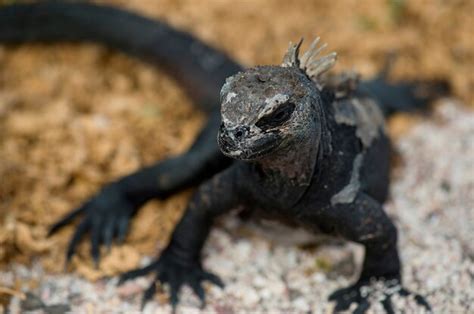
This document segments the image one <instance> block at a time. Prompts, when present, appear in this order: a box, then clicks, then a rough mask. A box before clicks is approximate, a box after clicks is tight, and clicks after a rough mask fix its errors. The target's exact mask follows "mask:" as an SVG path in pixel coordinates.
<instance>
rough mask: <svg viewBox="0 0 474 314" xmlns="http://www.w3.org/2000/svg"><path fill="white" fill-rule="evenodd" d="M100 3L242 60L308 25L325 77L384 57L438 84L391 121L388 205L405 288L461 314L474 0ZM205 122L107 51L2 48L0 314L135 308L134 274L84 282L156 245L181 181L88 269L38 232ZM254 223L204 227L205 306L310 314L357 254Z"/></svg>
mask: <svg viewBox="0 0 474 314" xmlns="http://www.w3.org/2000/svg"><path fill="white" fill-rule="evenodd" d="M3 2H5V1H3ZM9 2H10V1H9ZM104 2H108V3H110V2H111V1H104ZM0 3H2V1H0ZM112 3H116V4H121V5H124V6H126V7H128V8H130V9H133V10H137V11H139V12H142V13H143V14H147V15H151V16H154V17H159V18H163V19H165V20H167V21H168V22H169V23H171V24H173V25H175V26H176V27H179V28H182V29H185V30H187V31H190V32H192V33H194V34H196V35H197V36H199V37H200V38H202V39H203V40H205V41H207V42H209V43H211V44H213V45H215V46H217V47H220V48H221V49H223V50H225V51H226V52H228V53H229V54H230V55H232V56H233V57H235V58H236V59H237V60H239V61H240V62H241V63H243V64H246V65H254V64H275V63H279V62H280V60H281V57H282V54H283V52H284V51H285V49H286V47H287V44H288V41H289V40H293V41H296V40H298V39H299V38H300V37H302V36H304V37H305V38H306V39H307V40H308V41H309V40H311V39H312V38H313V37H314V36H316V35H318V36H321V37H322V39H323V40H324V41H325V42H328V43H329V49H330V50H333V51H337V52H338V54H339V61H338V65H337V67H336V71H338V70H343V69H346V70H347V69H355V70H357V71H358V72H361V73H362V74H364V75H366V76H369V75H371V74H374V73H376V72H377V70H378V69H380V67H381V64H382V63H383V59H384V57H385V56H386V55H387V53H388V52H391V51H396V52H397V54H398V60H397V63H396V64H395V69H394V73H393V77H394V78H433V77H436V78H444V79H447V80H448V81H449V82H450V83H451V84H452V85H453V90H454V93H453V97H451V99H450V100H445V101H442V102H440V103H439V104H438V105H437V106H436V109H433V112H434V114H433V115H430V116H426V117H416V118H409V117H407V116H398V117H395V118H394V119H392V120H391V121H390V131H391V133H392V135H393V137H394V138H395V139H396V147H397V151H398V153H399V156H398V157H399V158H397V159H398V160H399V161H401V162H398V163H397V167H396V168H395V169H394V178H393V185H392V191H391V201H390V202H389V203H388V204H387V211H388V212H389V213H390V214H391V215H392V216H393V217H394V218H395V220H396V223H397V225H398V226H399V228H400V230H401V232H400V233H401V235H400V238H401V241H400V249H401V254H402V259H403V261H404V265H405V268H404V275H405V278H406V282H407V285H408V287H409V288H410V289H413V290H417V291H419V292H422V293H425V294H427V295H428V299H429V301H430V302H431V303H432V305H433V307H434V308H435V309H436V310H437V312H449V311H451V312H452V311H462V310H463V309H464V310H465V311H468V308H467V307H468V306H469V304H473V303H474V296H473V293H474V292H473V288H472V287H473V285H474V283H473V279H472V278H473V276H474V275H473V273H474V263H473V258H474V249H473V247H472V243H474V241H473V240H474V239H473V238H472V235H470V234H469V230H472V229H473V227H474V222H473V221H474V217H473V211H474V199H473V195H474V173H473V170H472V169H474V165H473V160H474V129H473V126H474V113H473V112H472V109H469V108H473V106H474V101H473V95H474V76H473V75H472V73H474V65H473V60H474V43H473V40H472V29H474V22H473V19H472V13H471V12H472V11H473V9H474V3H473V2H472V1H450V2H449V3H447V2H445V3H441V2H436V1H418V2H416V3H414V2H410V3H408V2H404V1H395V0H392V1H355V0H347V1H338V2H335V1H332V2H330V1H309V0H308V1H304V0H300V1H295V2H291V3H290V2H287V1H250V0H244V1H223V0H207V1H206V2H205V4H206V5H202V3H201V2H199V3H198V2H195V1H191V0H188V1H172V0H166V1H164V0H162V1H156V2H151V1H135V2H131V3H129V2H126V1H112ZM203 121H204V116H203V115H202V114H201V113H199V112H196V111H195V110H193V108H192V105H191V103H190V101H189V100H188V99H187V98H186V97H185V95H184V94H183V92H182V91H181V90H180V89H179V86H177V85H176V84H175V83H174V82H173V81H171V80H170V78H168V77H167V76H166V75H165V74H164V73H163V72H161V71H159V70H156V69H154V68H151V67H150V66H148V65H146V64H143V63H141V62H139V61H137V60H132V59H130V58H128V57H126V56H123V55H120V54H116V53H114V52H111V51H108V50H107V49H104V48H101V47H97V46H93V45H66V44H61V45H52V46H44V45H29V46H24V47H13V48H12V47H10V48H5V47H0V178H2V179H1V180H0V226H1V227H0V267H1V268H0V311H1V308H2V307H4V306H7V304H11V309H17V310H18V309H19V306H20V305H19V296H21V291H31V292H33V293H34V294H35V295H37V296H40V297H41V298H42V300H43V302H46V303H47V304H54V303H61V304H66V305H68V306H70V307H72V308H73V309H79V308H81V307H82V306H86V308H91V309H102V310H105V309H113V308H116V307H117V306H118V305H120V306H121V307H122V308H123V309H124V310H126V309H133V308H135V309H137V307H136V306H137V304H138V301H139V298H140V295H139V293H138V294H137V290H138V287H139V286H140V284H142V283H143V282H141V281H138V282H136V283H132V284H130V285H127V286H125V287H123V288H121V289H118V290H117V289H116V288H115V286H114V280H110V281H109V280H99V281H96V280H98V279H99V278H102V277H103V276H112V275H115V274H117V273H119V272H121V271H124V270H126V269H130V268H132V267H135V266H136V265H138V263H140V261H141V262H143V261H144V259H146V258H147V257H151V256H154V255H155V254H156V250H157V249H160V248H162V247H163V246H164V245H166V241H167V237H168V235H169V232H170V230H171V229H172V227H173V226H174V224H175V222H176V220H177V219H179V216H180V214H181V211H182V208H183V206H184V205H185V203H186V200H187V197H188V196H189V194H190V191H187V192H184V193H182V194H180V195H177V196H176V197H173V198H172V199H170V200H167V201H165V202H158V201H156V202H152V203H150V204H149V205H147V206H146V207H145V208H144V209H143V210H142V211H141V212H140V213H139V215H138V217H136V219H135V220H134V224H133V226H132V230H131V232H130V235H129V237H128V238H127V241H126V244H125V245H122V246H115V247H114V248H113V249H112V251H111V253H110V254H108V255H107V256H105V255H104V256H105V257H104V259H103V261H102V263H101V265H100V268H99V269H98V270H96V269H94V267H93V265H92V263H91V260H90V258H89V255H88V252H89V250H88V244H87V243H84V245H83V246H82V247H81V249H80V254H79V255H78V256H77V257H76V258H75V259H74V260H73V263H72V265H71V267H70V268H69V270H68V275H64V273H63V272H62V271H63V266H64V251H65V246H66V244H67V241H68V239H69V236H70V234H71V232H72V230H73V228H72V227H70V228H67V230H65V231H63V232H61V233H60V234H59V235H58V236H56V237H53V238H51V239H47V238H46V237H45V234H46V231H47V226H48V225H49V224H51V223H52V222H53V221H55V220H56V219H57V218H58V217H60V216H61V215H62V214H64V213H65V212H67V211H68V210H70V209H71V208H73V207H74V206H77V205H79V204H80V202H81V201H82V200H84V199H85V198H87V196H89V195H91V194H92V193H94V192H95V191H97V189H98V188H99V187H100V186H101V185H102V184H104V183H105V182H107V181H110V180H112V179H114V178H116V177H118V176H120V175H123V174H126V173H129V172H130V171H133V170H134V169H137V168H138V167H140V166H143V165H146V164H150V163H152V162H154V161H155V160H158V159H162V158H165V157H166V156H170V155H173V154H177V153H179V152H181V151H184V150H185V149H186V148H187V147H188V146H189V145H190V143H191V142H192V140H193V137H194V136H195V134H196V132H197V130H198V129H199V128H200V126H201V125H202V123H203ZM261 229H262V228H261V227H257V228H250V229H249V228H248V227H246V226H243V225H241V224H240V223H239V222H238V220H236V219H229V220H226V221H223V222H221V226H220V227H219V228H218V229H216V231H214V233H213V234H212V236H211V239H210V241H209V245H208V246H207V247H206V251H205V253H206V259H205V263H206V265H207V266H208V267H209V268H210V269H212V270H213V271H215V272H216V273H218V274H220V275H221V276H222V277H223V279H224V280H225V281H226V282H227V283H228V286H227V288H226V290H225V291H224V292H223V293H222V292H219V291H218V290H216V289H214V288H210V289H209V290H210V295H209V307H208V309H213V310H215V311H216V312H231V311H232V310H236V311H237V310H250V309H254V310H255V309H260V310H263V309H265V310H272V309H273V310H284V309H296V310H297V311H301V312H304V311H306V310H307V309H314V310H316V311H321V312H322V311H324V309H327V308H328V307H329V305H328V304H327V303H326V302H325V298H326V296H327V295H328V293H329V292H330V291H332V290H334V289H335V288H337V287H340V286H342V285H344V284H346V283H347V282H348V281H349V280H350V279H351V278H353V277H354V271H355V270H356V269H357V265H358V260H359V259H360V252H359V253H358V250H357V249H353V248H352V246H350V247H349V246H345V247H344V248H340V247H339V246H327V245H326V246H319V245H318V246H314V245H312V246H304V247H303V248H302V247H301V246H294V245H284V244H282V243H281V241H277V240H274V241H269V240H268V238H269V237H268V235H267V236H265V237H262V235H261V234H262V230H261ZM263 233H265V232H263ZM471 233H472V232H471ZM265 234H268V232H266V233H265ZM104 253H105V252H104ZM256 260H257V261H259V262H258V263H255V261H256ZM269 265H270V266H269ZM71 274H72V275H71ZM82 278H85V279H82ZM91 280H92V281H95V282H91ZM72 283H74V284H72ZM66 288H67V289H66ZM58 291H60V292H61V293H58ZM186 294H187V296H186V297H184V300H183V304H184V305H183V307H184V308H188V309H192V308H193V307H194V306H196V305H197V302H196V300H195V299H194V298H193V297H191V296H189V295H190V294H189V291H187V292H186ZM164 295H165V294H159V296H158V297H157V299H156V300H157V302H158V301H160V300H161V301H162V302H161V303H163V300H164V298H165V297H164ZM32 298H33V297H32V296H31V295H30V296H29V297H27V298H26V300H29V301H31V300H32ZM277 300H278V301H277ZM30 303H31V302H30ZM25 304H26V305H28V302H27V303H25V302H24V303H23V306H26V305H25ZM157 304H158V303H151V304H150V305H149V309H150V310H152V309H153V308H154V307H156V306H157ZM471 310H472V309H471Z"/></svg>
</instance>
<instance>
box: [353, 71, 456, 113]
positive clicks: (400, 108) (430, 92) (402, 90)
mask: <svg viewBox="0 0 474 314" xmlns="http://www.w3.org/2000/svg"><path fill="white" fill-rule="evenodd" d="M361 87H362V88H364V89H366V90H368V91H369V93H370V94H371V95H372V96H373V97H375V98H376V100H377V103H378V104H379V106H380V108H381V109H382V111H383V113H384V115H385V116H389V115H391V114H393V113H396V112H411V111H417V110H420V109H423V108H426V107H427V106H428V105H429V104H430V103H431V102H432V101H434V100H436V99H438V98H441V97H445V96H447V95H449V93H450V86H449V84H448V82H446V81H443V80H426V81H421V80H420V81H401V82H396V83H389V82H388V81H387V80H385V79H384V78H380V77H377V78H374V79H372V80H368V81H363V82H362V83H361Z"/></svg>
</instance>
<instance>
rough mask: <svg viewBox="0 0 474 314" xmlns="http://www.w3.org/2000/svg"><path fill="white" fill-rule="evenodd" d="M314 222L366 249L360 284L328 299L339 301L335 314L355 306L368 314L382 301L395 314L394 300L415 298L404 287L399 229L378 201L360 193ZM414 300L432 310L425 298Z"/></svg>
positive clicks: (419, 297)
mask: <svg viewBox="0 0 474 314" xmlns="http://www.w3.org/2000/svg"><path fill="white" fill-rule="evenodd" d="M313 219H314V221H316V224H317V225H318V226H320V228H321V229H322V230H325V231H327V232H329V233H331V234H333V235H336V236H341V237H343V238H345V239H347V240H349V241H353V242H356V243H359V244H362V245H363V246H364V248H365V258H364V263H363V266H362V272H361V274H360V277H359V279H358V280H357V282H356V283H355V284H353V285H351V286H350V287H347V288H344V289H340V290H337V291H335V292H334V293H332V294H331V295H330V297H329V299H330V300H331V301H335V302H336V307H335V309H334V310H335V312H339V311H343V310H347V309H349V307H350V306H351V304H352V303H356V304H357V308H356V309H355V311H354V313H365V312H366V311H367V310H368V308H369V307H370V306H371V303H373V302H381V303H382V305H383V307H384V309H385V310H386V311H387V313H394V310H393V307H392V302H391V297H392V296H393V295H395V294H399V295H400V296H403V297H406V296H408V295H412V293H411V292H410V291H408V290H407V289H405V288H404V287H403V286H402V280H401V266H400V258H399V256H398V250H397V229H396V227H395V225H394V224H393V222H392V221H391V220H390V218H389V217H388V216H387V214H386V213H385V212H384V210H383V208H382V205H381V204H380V203H379V202H377V201H376V200H374V199H373V198H371V197H370V196H368V195H366V194H364V193H362V192H359V193H358V195H357V196H356V198H355V199H354V201H353V202H351V203H340V204H336V205H335V206H331V207H330V208H327V209H325V210H323V211H321V212H320V213H319V215H318V216H317V217H313ZM414 297H415V300H416V301H417V303H418V304H419V305H421V306H422V307H423V308H424V309H425V310H430V307H429V305H428V303H427V302H426V301H425V299H424V298H423V297H422V296H420V295H417V294H415V295H414Z"/></svg>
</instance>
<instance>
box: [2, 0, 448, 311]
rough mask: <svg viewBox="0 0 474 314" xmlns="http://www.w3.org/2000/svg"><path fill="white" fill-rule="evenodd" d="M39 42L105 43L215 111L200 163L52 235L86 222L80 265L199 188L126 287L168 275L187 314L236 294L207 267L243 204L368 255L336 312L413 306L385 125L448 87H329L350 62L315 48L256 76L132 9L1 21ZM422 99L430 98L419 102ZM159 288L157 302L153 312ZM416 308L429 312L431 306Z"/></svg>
mask: <svg viewBox="0 0 474 314" xmlns="http://www.w3.org/2000/svg"><path fill="white" fill-rule="evenodd" d="M31 41H41V42H51V41H52V42H55V41H73V42H78V41H79V42H82V41H93V42H99V43H102V44H105V45H107V46H110V47H112V48H116V49H119V50H122V51H125V52H126V53H128V54H131V55H133V56H137V57H140V58H143V59H145V60H146V61H149V62H151V63H154V64H158V65H160V66H163V67H164V68H165V69H166V70H168V71H169V73H170V74H171V75H172V76H174V77H175V78H176V79H177V80H178V82H180V83H181V84H182V85H183V86H184V88H185V89H186V90H187V91H188V92H189V93H190V95H191V97H192V98H193V99H194V101H195V103H196V104H198V105H199V106H200V108H202V109H204V110H207V111H209V120H208V123H207V125H206V126H205V128H204V129H203V130H202V132H201V133H200V134H199V135H198V137H197V139H196V141H195V143H194V145H192V147H191V148H190V149H189V151H188V152H186V153H185V154H183V155H181V156H178V157H175V158H172V159H168V160H165V161H160V162H158V163H156V164H155V165H152V166H149V167H146V168H143V169H141V170H139V171H137V172H135V173H132V174H130V175H128V176H126V177H123V178H120V179H118V180H117V181H115V182H112V183H110V184H108V185H107V186H105V187H104V188H103V189H102V190H101V191H100V192H99V193H97V195H95V196H94V197H92V198H91V199H90V200H88V201H86V202H85V203H84V204H83V205H82V206H80V207H79V208H78V209H75V210H73V211H71V212H70V213H69V214H68V215H67V216H66V217H64V218H63V219H61V220H60V221H58V222H57V223H56V224H55V225H54V226H52V228H51V234H53V233H55V232H56V231H57V230H59V229H60V228H61V227H62V226H64V225H66V224H69V223H70V222H72V220H73V219H74V218H76V217H77V216H82V218H81V222H80V224H79V225H78V227H77V229H76V232H75V234H74V235H73V237H72V239H71V242H70V245H69V248H68V251H67V259H68V260H69V259H70V258H71V256H72V255H73V254H74V252H75V249H76V247H77V244H78V243H79V241H80V239H81V238H82V237H83V236H84V235H85V233H86V232H90V233H91V243H92V245H91V248H92V249H91V254H92V257H93V258H94V260H95V261H96V262H97V261H98V260H99V247H100V245H102V244H105V245H110V244H111V242H112V240H113V238H115V237H117V238H123V237H124V235H125V234H126V232H127V229H128V223H129V220H130V219H131V217H132V216H133V215H134V214H135V213H136V211H137V210H138V209H139V208H140V207H141V206H142V205H143V204H144V203H145V202H147V201H148V200H150V199H152V198H166V197H168V196H169V195H171V194H173V193H175V192H177V191H180V190H182V189H184V188H186V187H189V186H198V189H197V191H196V192H195V193H194V196H193V197H192V199H191V200H190V202H189V204H188V206H187V209H186V211H185V214H184V215H183V217H182V219H181V221H180V222H179V223H178V225H177V226H176V228H175V230H174V232H173V234H172V238H171V240H170V242H169V244H168V246H167V247H166V249H165V250H164V251H163V252H162V253H161V255H160V257H159V258H158V259H157V260H156V261H155V262H153V263H151V264H150V265H148V266H146V267H145V268H143V269H138V270H134V271H131V272H129V273H126V274H124V275H123V276H122V277H121V282H123V281H125V280H128V279H131V278H135V277H137V276H143V275H146V274H148V273H150V272H154V273H155V275H156V277H155V281H160V282H161V283H167V284H169V285H170V294H171V299H170V300H171V303H172V305H173V307H175V306H176V305H177V303H178V292H179V290H180V288H181V286H182V285H184V284H188V285H190V286H191V288H192V289H193V290H194V292H195V293H196V294H197V295H198V296H199V297H200V298H201V300H203V301H204V298H205V293H204V289H203V287H202V285H201V282H202V281H204V280H208V281H211V282H212V283H214V284H217V285H219V286H222V285H223V284H222V281H221V280H220V279H219V277H217V276H216V275H214V274H212V273H209V272H207V271H206V270H204V269H203V268H202V266H201V259H200V256H201V250H202V247H203V245H204V243H205V241H206V238H207V236H208V234H209V231H210V229H211V227H212V224H213V221H214V220H215V218H216V217H218V216H220V215H222V214H224V213H226V212H228V211H230V210H231V209H233V208H235V207H237V206H239V205H243V206H244V207H246V208H247V209H251V210H253V211H254V212H255V214H256V215H257V216H264V217H266V218H272V219H276V220H278V221H282V222H290V223H291V224H296V225H300V226H303V227H305V228H306V229H308V230H310V231H312V232H315V233H324V234H328V235H333V236H337V237H342V238H344V239H346V240H349V241H354V242H357V243H360V244H362V245H363V246H364V247H365V251H366V253H365V259H364V262H363V268H362V273H361V274H360V278H359V280H358V281H357V282H356V283H355V284H354V285H352V286H350V287H348V288H345V289H341V290H339V291H336V292H334V293H333V294H332V295H331V296H330V299H331V300H333V301H335V302H336V307H335V310H336V311H339V310H345V309H348V308H349V306H350V305H351V303H353V302H354V303H357V304H358V306H357V309H356V312H365V311H366V310H367V309H368V308H369V306H370V301H371V300H372V301H373V299H374V297H373V296H375V295H376V294H377V293H378V295H379V296H380V295H382V298H379V299H377V300H376V301H377V302H379V301H380V302H382V303H383V306H384V308H385V309H386V311H387V312H392V311H393V309H392V305H391V301H390V297H391V296H392V295H393V294H399V295H402V296H407V295H409V294H410V292H409V291H408V290H406V289H405V288H403V286H402V283H401V275H400V268H401V266H400V259H399V255H398V250H397V229H396V227H395V226H394V224H393V222H392V221H391V219H390V218H389V217H388V216H387V214H386V213H385V212H384V210H383V206H382V204H383V202H384V201H385V200H386V198H387V193H388V183H389V176H388V173H389V155H390V143H389V139H388V138H387V136H386V135H385V132H384V113H385V115H387V114H388V113H391V112H393V111H397V110H399V109H404V110H405V109H411V108H413V107H418V106H422V105H425V104H426V103H427V102H428V101H429V100H431V99H432V98H433V97H434V95H435V94H441V90H442V89H441V88H442V86H441V85H439V84H438V83H437V82H432V83H426V84H413V83H399V84H395V85H393V84H389V83H387V82H386V81H385V79H384V77H382V76H379V77H376V78H375V79H373V80H369V81H360V82H359V80H358V78H357V76H355V75H346V76H344V75H339V76H333V77H328V76H327V75H325V73H326V71H327V70H329V69H330V68H331V67H332V66H333V64H334V63H335V61H336V54H335V53H331V54H328V55H326V56H324V57H321V56H320V55H319V54H320V51H321V50H322V48H324V45H323V46H318V40H315V41H314V42H313V44H312V45H311V46H310V47H309V49H308V50H307V52H306V53H305V54H304V55H302V56H301V57H300V56H299V48H300V44H301V42H300V43H299V44H297V45H290V47H289V49H288V52H287V54H286V55H285V57H284V60H283V63H282V64H281V65H279V66H260V67H254V68H250V69H247V70H243V68H242V67H241V66H239V65H238V64H237V63H236V62H234V61H232V60H231V59H230V58H229V57H227V56H226V55H225V54H223V53H221V52H219V51H217V50H215V49H213V48H211V47H209V46H207V45H206V44H204V43H202V42H200V41H199V40H197V39H195V38H193V37H192V36H190V35H188V34H186V33H183V32H180V31H177V30H174V29H172V28H170V27H169V26H167V25H166V24H164V23H162V22H160V21H155V20H150V19H147V18H144V17H141V16H138V15H135V14H133V13H129V12H126V11H123V10H121V9H117V8H113V7H108V6H101V5H95V4H87V3H57V2H52V3H49V2H41V3H34V4H18V5H11V6H5V7H2V8H0V42H3V43H22V42H31ZM239 71H240V72H239ZM237 72H238V73H237ZM231 75H232V76H231ZM226 78H227V80H225V79H226ZM224 81H225V84H223V83H224ZM222 84H223V87H222V89H221V86H222ZM420 86H421V87H424V88H425V90H424V91H425V93H424V94H420V95H418V94H417V92H418V91H419V90H420ZM437 88H439V90H437ZM219 90H221V92H220V95H219ZM427 90H428V91H429V92H428V93H426V91H427ZM433 91H434V92H435V93H431V92H433ZM217 134H218V135H217ZM216 135H217V138H218V139H217V141H216ZM217 144H218V145H217ZM155 287H156V286H155V282H153V284H152V285H151V286H150V287H149V289H147V290H146V292H145V295H144V299H143V300H144V302H146V301H148V300H149V299H150V298H152V296H153V295H154V293H155V289H156V288H155ZM374 287H379V288H380V287H382V288H381V290H380V289H378V290H379V291H375V290H376V289H375V288H374ZM415 299H416V300H417V301H418V302H419V304H421V305H422V306H423V307H425V308H426V309H429V305H428V304H427V303H426V301H425V300H424V299H423V298H422V297H421V296H419V295H415Z"/></svg>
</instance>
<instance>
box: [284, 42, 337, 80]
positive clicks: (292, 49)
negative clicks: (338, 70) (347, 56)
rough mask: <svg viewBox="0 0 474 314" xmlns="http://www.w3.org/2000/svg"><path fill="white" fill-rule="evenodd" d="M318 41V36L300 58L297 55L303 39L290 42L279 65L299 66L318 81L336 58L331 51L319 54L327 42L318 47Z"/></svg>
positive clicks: (334, 62)
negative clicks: (297, 41)
mask: <svg viewBox="0 0 474 314" xmlns="http://www.w3.org/2000/svg"><path fill="white" fill-rule="evenodd" d="M319 41H320V38H319V37H316V39H315V40H313V42H312V43H311V45H310V46H309V48H308V50H307V51H306V52H305V53H304V54H303V55H302V56H301V58H300V57H299V50H300V46H301V44H302V43H303V39H301V40H300V41H299V43H297V44H293V43H292V42H290V45H289V47H288V51H287V52H286V54H285V56H284V57H283V62H282V64H281V66H282V67H299V68H300V69H301V70H303V71H304V72H305V73H306V75H308V77H310V78H311V79H312V80H313V81H315V82H318V79H319V78H320V76H321V75H322V74H324V73H325V72H327V71H328V70H329V69H331V68H332V67H333V66H334V64H336V59H337V53H335V52H331V53H329V54H327V55H325V56H320V55H319V54H320V52H321V51H322V50H323V49H324V48H326V47H327V44H322V45H320V46H319V47H318V43H319Z"/></svg>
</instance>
